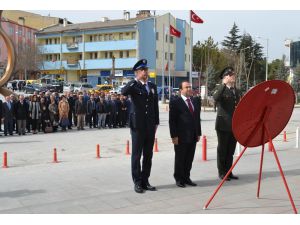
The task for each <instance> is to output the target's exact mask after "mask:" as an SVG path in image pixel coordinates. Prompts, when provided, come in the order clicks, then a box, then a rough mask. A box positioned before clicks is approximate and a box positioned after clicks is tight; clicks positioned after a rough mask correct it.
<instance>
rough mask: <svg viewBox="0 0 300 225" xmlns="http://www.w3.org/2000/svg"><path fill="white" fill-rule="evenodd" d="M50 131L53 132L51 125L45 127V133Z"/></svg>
mask: <svg viewBox="0 0 300 225" xmlns="http://www.w3.org/2000/svg"><path fill="white" fill-rule="evenodd" d="M52 132H53V127H52V126H47V127H45V133H52Z"/></svg>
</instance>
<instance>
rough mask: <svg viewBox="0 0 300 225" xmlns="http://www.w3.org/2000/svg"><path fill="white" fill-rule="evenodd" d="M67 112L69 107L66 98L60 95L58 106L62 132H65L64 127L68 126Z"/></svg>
mask: <svg viewBox="0 0 300 225" xmlns="http://www.w3.org/2000/svg"><path fill="white" fill-rule="evenodd" d="M69 110H70V106H69V103H68V101H67V98H66V96H64V95H62V96H61V100H60V102H59V104H58V112H59V121H60V125H61V127H62V130H63V131H66V127H67V126H68V125H69V118H68V116H69Z"/></svg>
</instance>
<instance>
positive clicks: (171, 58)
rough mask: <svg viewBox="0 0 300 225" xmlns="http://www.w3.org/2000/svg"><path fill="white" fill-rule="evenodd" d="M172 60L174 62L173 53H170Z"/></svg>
mask: <svg viewBox="0 0 300 225" xmlns="http://www.w3.org/2000/svg"><path fill="white" fill-rule="evenodd" d="M170 60H171V61H173V53H170Z"/></svg>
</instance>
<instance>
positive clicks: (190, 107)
mask: <svg viewBox="0 0 300 225" xmlns="http://www.w3.org/2000/svg"><path fill="white" fill-rule="evenodd" d="M186 101H187V103H188V106H189V110H190V112H191V113H192V114H194V109H193V106H192V103H191V99H189V98H188V99H186Z"/></svg>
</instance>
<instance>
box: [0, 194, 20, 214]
mask: <svg viewBox="0 0 300 225" xmlns="http://www.w3.org/2000/svg"><path fill="white" fill-rule="evenodd" d="M19 207H23V205H22V203H21V202H20V201H19V200H18V199H12V198H7V197H0V213H1V211H2V210H7V209H13V208H19Z"/></svg>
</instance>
